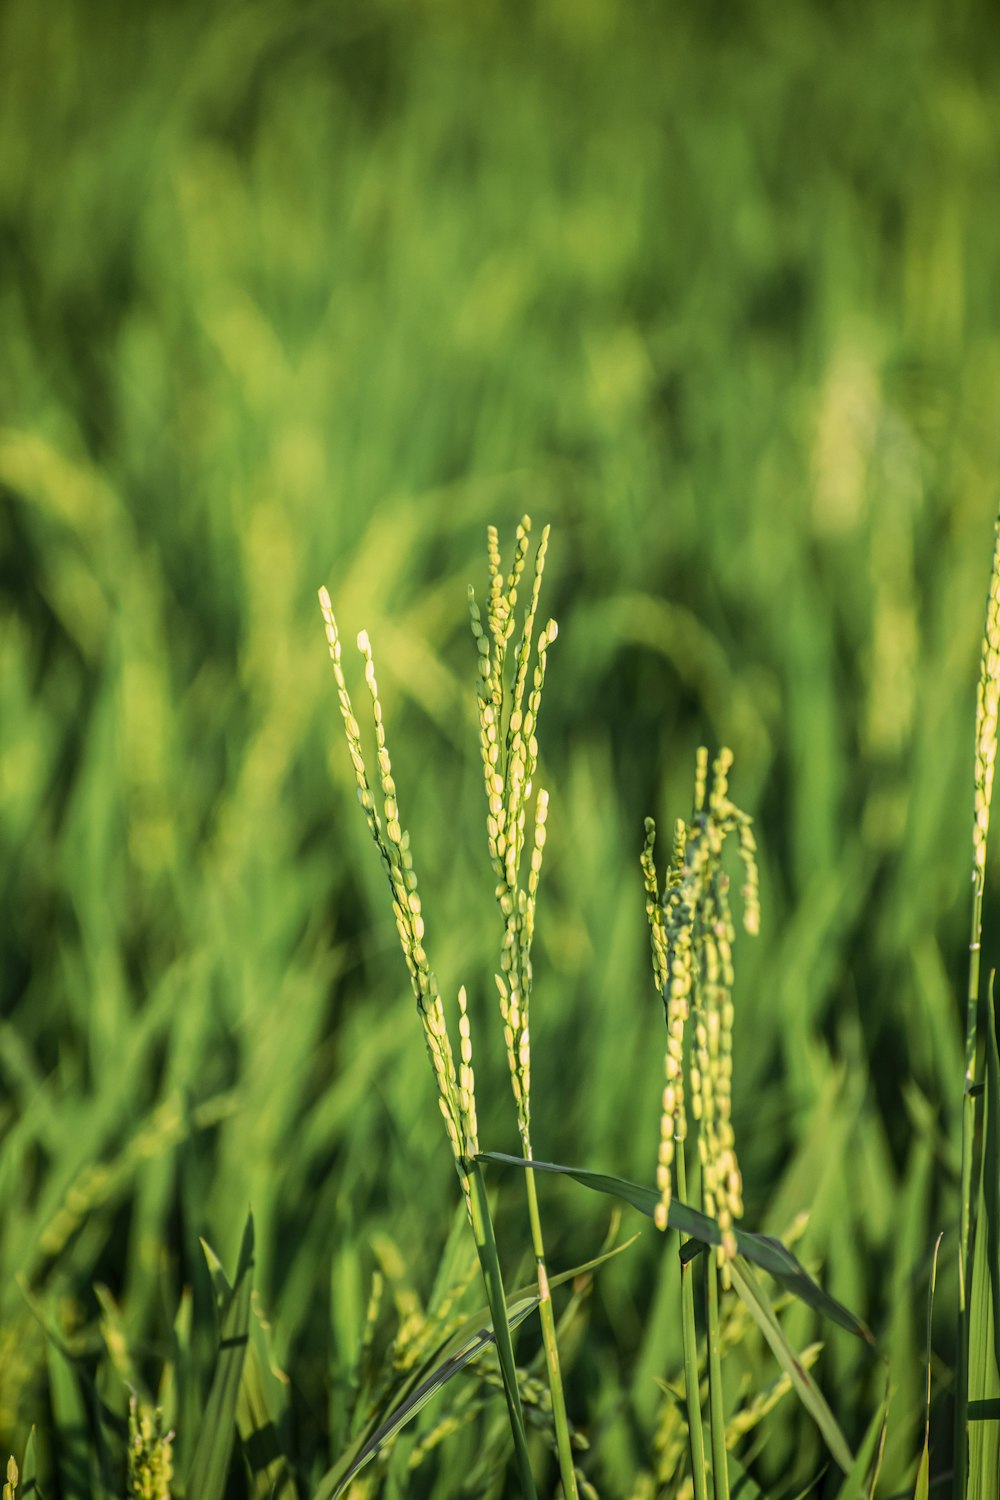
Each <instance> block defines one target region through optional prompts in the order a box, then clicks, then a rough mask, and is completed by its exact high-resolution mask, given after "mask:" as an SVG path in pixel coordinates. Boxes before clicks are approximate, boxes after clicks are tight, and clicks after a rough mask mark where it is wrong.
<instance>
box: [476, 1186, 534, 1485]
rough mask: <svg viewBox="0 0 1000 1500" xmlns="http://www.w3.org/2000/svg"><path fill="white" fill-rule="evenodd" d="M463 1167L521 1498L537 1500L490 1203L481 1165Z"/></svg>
mask: <svg viewBox="0 0 1000 1500" xmlns="http://www.w3.org/2000/svg"><path fill="white" fill-rule="evenodd" d="M466 1170H467V1172H468V1174H469V1182H470V1186H471V1188H472V1191H471V1193H470V1196H469V1202H470V1208H471V1214H472V1232H473V1234H474V1236H475V1240H476V1250H477V1251H478V1252H479V1264H480V1266H481V1267H482V1271H483V1280H484V1282H485V1283H486V1297H487V1301H488V1302H489V1305H490V1316H491V1317H492V1319H493V1332H494V1335H495V1337H496V1342H497V1354H498V1355H499V1358H500V1374H501V1376H502V1377H503V1390H504V1395H505V1397H506V1398H507V1412H508V1415H509V1417H510V1430H511V1435H512V1437H513V1439H514V1455H515V1457H516V1459H517V1469H518V1474H519V1476H520V1480H521V1492H522V1494H523V1495H524V1500H538V1496H537V1491H536V1490H535V1481H534V1479H533V1477H532V1473H531V1461H530V1459H529V1457H528V1439H527V1436H526V1435H525V1430H524V1413H523V1411H522V1410H521V1394H520V1391H519V1390H518V1387H517V1366H516V1365H515V1363H514V1346H513V1344H512V1343H511V1338H510V1326H509V1324H508V1322H507V1299H506V1297H505V1295H504V1289H503V1276H502V1274H501V1271H500V1258H499V1256H498V1255H497V1242H496V1238H495V1236H494V1234H493V1220H492V1218H491V1216H490V1205H489V1200H488V1198H487V1196H486V1183H485V1181H484V1179H483V1171H482V1167H480V1165H479V1163H478V1162H468V1163H467V1164H466Z"/></svg>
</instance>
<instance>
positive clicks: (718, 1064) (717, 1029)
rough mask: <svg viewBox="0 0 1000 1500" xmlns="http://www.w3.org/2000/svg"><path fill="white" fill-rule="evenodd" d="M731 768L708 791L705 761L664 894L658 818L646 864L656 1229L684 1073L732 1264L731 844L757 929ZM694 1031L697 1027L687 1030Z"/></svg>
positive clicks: (707, 1194)
mask: <svg viewBox="0 0 1000 1500" xmlns="http://www.w3.org/2000/svg"><path fill="white" fill-rule="evenodd" d="M732 762H733V757H732V754H731V752H730V751H729V750H725V749H724V750H722V751H720V753H719V756H718V758H717V759H716V761H715V763H714V765H713V766H712V768H711V769H712V779H711V784H709V764H708V751H707V750H705V749H704V748H702V749H700V750H699V751H698V755H697V759H696V762H695V785H694V810H693V812H692V816H691V820H690V822H688V823H684V822H681V821H678V823H677V824H676V826H675V830H674V842H673V851H672V858H671V863H670V868H669V870H668V872H667V877H666V880H665V883H664V887H663V890H662V892H661V891H660V890H659V885H658V881H657V875H656V866H655V863H654V859H653V852H654V845H655V839H656V827H655V824H654V822H653V820H652V818H647V819H646V838H645V844H644V847H643V851H642V857H641V862H642V871H643V880H644V884H645V888H646V915H647V918H648V920H649V929H650V944H651V948H652V958H653V977H654V980H655V983H656V988H657V990H658V991H659V994H660V996H661V998H662V1000H663V1005H664V1012H665V1019H666V1026H667V1045H666V1051H665V1057H664V1087H663V1103H662V1111H661V1119H660V1144H659V1151H658V1157H657V1188H658V1190H659V1193H660V1201H659V1204H658V1206H657V1211H656V1216H655V1218H656V1224H657V1226H658V1227H659V1228H660V1229H666V1227H667V1220H668V1215H669V1211H670V1202H671V1197H672V1194H673V1174H674V1167H675V1150H676V1144H675V1143H676V1142H683V1141H684V1140H685V1139H686V1137H687V1133H688V1119H687V1097H686V1093H685V1066H686V1068H687V1074H688V1080H689V1085H690V1109H691V1114H692V1116H693V1117H694V1119H695V1121H696V1123H697V1136H698V1153H699V1158H700V1161H701V1168H702V1193H703V1199H704V1205H705V1212H706V1213H708V1214H710V1215H711V1216H712V1217H713V1218H715V1219H716V1220H717V1222H718V1224H719V1228H720V1230H721V1232H722V1254H723V1255H724V1256H725V1257H731V1256H732V1255H734V1254H735V1253H736V1241H735V1238H734V1235H733V1225H734V1222H735V1220H736V1219H737V1218H739V1216H740V1214H741V1213H742V1211H743V1182H742V1177H741V1174H740V1169H739V1163H738V1161H737V1157H736V1140H735V1136H734V1133H733V1125H732V1077H733V1019H734V1010H733V979H734V975H733V942H734V938H735V929H734V924H733V919H732V913H731V909H730V903H729V877H728V876H727V874H726V873H725V871H724V870H723V868H722V855H723V849H724V846H725V842H726V839H727V838H728V837H729V836H730V835H734V836H735V838H736V841H737V845H738V849H739V856H740V860H741V862H742V866H743V871H744V884H743V923H744V927H745V928H746V930H747V932H750V933H756V932H757V931H758V930H759V927H760V900H759V881H758V875H757V862H756V843H755V841H754V836H753V829H752V825H751V821H750V818H749V817H748V816H747V814H746V813H744V812H742V811H741V810H740V809H739V808H738V807H737V806H736V805H735V803H734V802H733V801H732V800H731V798H730V796H729V771H730V768H731V766H732ZM689 1021H691V1022H693V1026H690V1027H689V1024H688V1023H689Z"/></svg>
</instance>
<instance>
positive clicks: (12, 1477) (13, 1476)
mask: <svg viewBox="0 0 1000 1500" xmlns="http://www.w3.org/2000/svg"><path fill="white" fill-rule="evenodd" d="M20 1478H21V1474H20V1471H19V1469H18V1467H17V1460H16V1459H15V1458H14V1456H13V1454H11V1456H10V1458H8V1460H7V1479H6V1481H5V1483H4V1487H3V1500H15V1494H16V1491H17V1486H18V1483H19V1481H20Z"/></svg>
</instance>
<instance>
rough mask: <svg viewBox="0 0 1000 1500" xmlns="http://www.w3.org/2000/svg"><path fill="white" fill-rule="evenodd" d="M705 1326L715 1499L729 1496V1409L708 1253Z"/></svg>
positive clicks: (715, 1272)
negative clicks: (727, 1426)
mask: <svg viewBox="0 0 1000 1500" xmlns="http://www.w3.org/2000/svg"><path fill="white" fill-rule="evenodd" d="M705 1326H706V1330H707V1332H706V1338H707V1343H708V1414H709V1422H708V1425H709V1432H710V1434H711V1438H712V1483H713V1485H714V1488H715V1500H729V1466H728V1463H727V1460H726V1409H725V1403H724V1401H723V1392H722V1346H721V1341H720V1338H719V1267H718V1263H717V1261H716V1258H715V1256H714V1255H712V1254H709V1255H706V1257H705Z"/></svg>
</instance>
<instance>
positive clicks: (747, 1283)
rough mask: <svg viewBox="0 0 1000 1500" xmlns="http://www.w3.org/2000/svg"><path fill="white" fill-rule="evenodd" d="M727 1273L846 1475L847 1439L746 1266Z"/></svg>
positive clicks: (740, 1262)
mask: <svg viewBox="0 0 1000 1500" xmlns="http://www.w3.org/2000/svg"><path fill="white" fill-rule="evenodd" d="M729 1272H730V1275H731V1277H732V1282H733V1288H734V1290H735V1292H736V1295H737V1296H738V1297H739V1299H740V1301H741V1302H742V1303H743V1306H744V1307H745V1308H746V1309H747V1311H748V1312H749V1314H750V1316H751V1317H752V1318H753V1320H754V1322H755V1323H756V1324H757V1327H758V1328H759V1329H760V1331H761V1333H762V1334H763V1335H764V1338H765V1339H766V1340H767V1343H768V1344H769V1346H770V1348H771V1352H772V1354H773V1355H774V1357H775V1359H776V1360H777V1361H778V1363H779V1364H780V1365H781V1367H782V1369H783V1370H785V1371H786V1372H787V1374H788V1376H789V1378H790V1380H791V1382H792V1385H793V1387H794V1389H795V1393H796V1395H797V1396H798V1398H799V1400H800V1401H801V1402H802V1405H803V1406H804V1407H805V1409H806V1411H807V1412H808V1413H809V1415H810V1416H811V1417H812V1419H813V1421H814V1422H815V1423H816V1426H817V1427H818V1428H819V1430H820V1432H821V1433H822V1434H823V1440H824V1442H825V1443H826V1445H827V1447H828V1448H829V1450H830V1452H831V1453H832V1454H833V1457H834V1458H835V1459H836V1461H837V1463H838V1464H839V1465H840V1467H841V1468H842V1469H843V1471H844V1473H845V1474H847V1473H849V1471H850V1468H851V1465H852V1464H853V1462H854V1455H853V1453H852V1452H851V1450H850V1447H849V1446H848V1443H847V1439H846V1438H845V1437H844V1434H843V1433H842V1432H841V1430H840V1425H839V1423H838V1422H837V1419H836V1417H835V1416H834V1415H833V1412H832V1411H831V1410H830V1408H829V1406H828V1405H827V1403H826V1400H825V1398H824V1396H823V1393H822V1391H821V1390H820V1388H819V1386H818V1385H817V1384H816V1382H815V1381H814V1380H813V1378H812V1376H811V1375H810V1374H809V1371H808V1370H807V1369H806V1368H805V1366H804V1365H803V1364H802V1363H801V1361H800V1360H799V1358H798V1356H797V1354H796V1353H795V1350H794V1349H793V1348H792V1346H791V1344H790V1343H789V1342H788V1340H787V1339H786V1338H785V1335H784V1333H783V1331H782V1328H781V1324H780V1323H779V1322H778V1320H777V1318H776V1317H775V1315H774V1312H773V1310H772V1308H771V1306H770V1303H769V1302H768V1300H767V1298H766V1296H765V1295H764V1292H763V1290H762V1288H761V1286H760V1283H759V1282H758V1280H757V1278H756V1276H755V1275H754V1273H753V1271H752V1270H751V1268H750V1266H749V1265H747V1264H746V1262H745V1261H743V1260H742V1259H741V1258H739V1257H737V1259H736V1260H735V1261H733V1262H732V1263H731V1264H730V1267H729Z"/></svg>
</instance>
